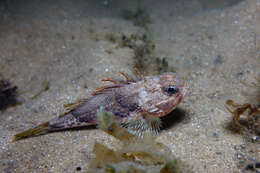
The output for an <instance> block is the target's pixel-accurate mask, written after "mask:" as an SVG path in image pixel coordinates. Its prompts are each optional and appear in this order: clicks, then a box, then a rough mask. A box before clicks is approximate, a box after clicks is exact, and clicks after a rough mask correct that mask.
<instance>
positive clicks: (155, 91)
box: [139, 72, 188, 117]
mask: <svg viewBox="0 0 260 173" xmlns="http://www.w3.org/2000/svg"><path fill="white" fill-rule="evenodd" d="M144 81H145V82H144V85H145V87H144V89H143V90H142V91H140V92H139V98H140V102H139V104H141V105H143V106H142V107H143V108H144V111H145V112H147V113H148V114H151V115H154V116H158V117H161V116H164V115H166V114H168V113H169V112H171V111H172V110H173V109H175V108H176V106H177V105H178V104H179V103H180V102H181V101H182V100H183V98H184V96H185V95H186V94H187V92H188V85H187V83H186V82H184V80H182V79H181V78H180V77H179V76H177V75H176V73H170V72H169V73H163V74H161V75H159V76H150V77H145V79H144Z"/></svg>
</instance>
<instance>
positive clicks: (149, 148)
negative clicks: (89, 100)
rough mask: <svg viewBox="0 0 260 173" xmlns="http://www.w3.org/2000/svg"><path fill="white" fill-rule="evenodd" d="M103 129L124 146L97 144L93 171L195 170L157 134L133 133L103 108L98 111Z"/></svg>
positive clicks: (163, 172) (174, 172) (162, 172)
mask: <svg viewBox="0 0 260 173" xmlns="http://www.w3.org/2000/svg"><path fill="white" fill-rule="evenodd" d="M97 118H98V123H99V128H101V129H102V130H103V131H105V132H107V133H108V134H110V135H112V136H113V137H115V138H116V139H118V140H119V141H120V143H121V147H120V148H119V149H117V150H112V149H109V148H108V147H106V146H104V145H103V144H100V143H96V144H95V146H94V149H93V154H94V155H95V158H92V159H91V160H90V163H89V170H88V171H89V172H91V173H94V172H95V173H96V172H102V173H119V172H120V173H146V172H154V173H159V172H160V173H191V172H193V171H192V169H191V168H190V167H189V166H187V165H186V164H185V163H183V162H182V161H181V160H179V159H178V158H176V157H175V156H174V155H173V154H172V153H171V151H170V150H169V148H168V147H167V146H165V145H163V144H162V143H159V142H156V141H155V136H153V135H152V134H146V135H145V136H144V137H143V138H138V137H137V136H135V135H133V134H131V133H129V132H128V131H127V130H126V129H125V128H122V127H120V126H119V125H118V124H116V123H115V122H114V115H113V114H112V113H108V112H105V111H104V110H103V109H102V108H100V109H99V110H98V111H97Z"/></svg>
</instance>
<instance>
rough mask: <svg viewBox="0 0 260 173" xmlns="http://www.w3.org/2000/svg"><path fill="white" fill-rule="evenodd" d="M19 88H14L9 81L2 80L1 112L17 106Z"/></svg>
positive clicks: (0, 81)
mask: <svg viewBox="0 0 260 173" xmlns="http://www.w3.org/2000/svg"><path fill="white" fill-rule="evenodd" d="M17 89H18V87H17V86H12V84H11V83H10V82H9V81H7V80H0V110H1V111H4V110H6V109H7V108H8V107H9V106H15V105H17V104H18V103H19V102H18V99H17V96H18V93H17Z"/></svg>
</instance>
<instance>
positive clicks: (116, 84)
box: [13, 72, 189, 141]
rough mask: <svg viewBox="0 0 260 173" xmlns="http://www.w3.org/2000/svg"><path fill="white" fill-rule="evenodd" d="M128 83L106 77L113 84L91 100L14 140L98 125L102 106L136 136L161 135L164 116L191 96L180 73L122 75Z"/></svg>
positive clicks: (96, 92) (15, 137)
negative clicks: (153, 133)
mask: <svg viewBox="0 0 260 173" xmlns="http://www.w3.org/2000/svg"><path fill="white" fill-rule="evenodd" d="M120 73H121V74H122V75H123V76H124V78H125V79H124V80H114V79H111V78H104V79H102V80H101V81H104V82H111V83H112V84H110V85H104V86H102V87H99V88H97V89H96V90H95V91H94V92H92V96H91V97H90V98H87V99H81V100H78V101H77V102H75V103H71V104H67V105H64V107H65V109H66V112H65V113H63V114H62V115H60V116H58V117H55V118H53V119H51V120H50V121H48V122H44V123H42V124H40V125H38V126H36V127H34V128H31V129H29V130H26V131H24V132H21V133H18V134H16V135H14V138H13V141H18V140H20V139H25V138H28V137H33V136H39V135H44V134H47V133H49V132H55V131H60V130H66V129H71V128H77V127H86V126H93V125H97V116H96V114H97V111H98V110H99V108H100V107H102V108H103V109H104V111H106V112H111V113H112V114H114V115H115V122H116V123H118V124H120V126H122V127H125V128H127V129H128V130H129V131H130V132H132V133H133V134H138V135H139V136H142V134H144V133H145V132H146V131H152V132H155V133H158V132H159V130H160V127H161V120H160V117H163V116H165V115H167V114H168V113H170V112H171V111H172V110H174V109H175V108H176V106H177V105H178V104H179V103H180V102H181V101H182V100H183V98H184V96H185V95H186V94H187V93H188V88H189V87H188V85H187V83H186V82H185V81H184V80H183V79H181V78H180V77H179V76H178V75H177V74H176V73H172V72H167V73H163V74H160V75H155V76H143V75H139V77H138V78H137V79H134V78H131V77H129V76H128V75H127V74H125V73H124V72H120Z"/></svg>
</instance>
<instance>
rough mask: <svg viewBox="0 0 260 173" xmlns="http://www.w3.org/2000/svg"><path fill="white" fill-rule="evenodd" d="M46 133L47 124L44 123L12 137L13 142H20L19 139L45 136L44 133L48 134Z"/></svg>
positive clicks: (47, 129)
mask: <svg viewBox="0 0 260 173" xmlns="http://www.w3.org/2000/svg"><path fill="white" fill-rule="evenodd" d="M48 131H49V123H48V122H45V123H42V124H40V125H38V126H36V127H34V128H32V129H28V130H25V131H24V132H21V133H18V134H16V135H14V138H13V142H15V141H18V140H21V139H25V138H29V137H32V136H38V135H42V134H46V133H48Z"/></svg>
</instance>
